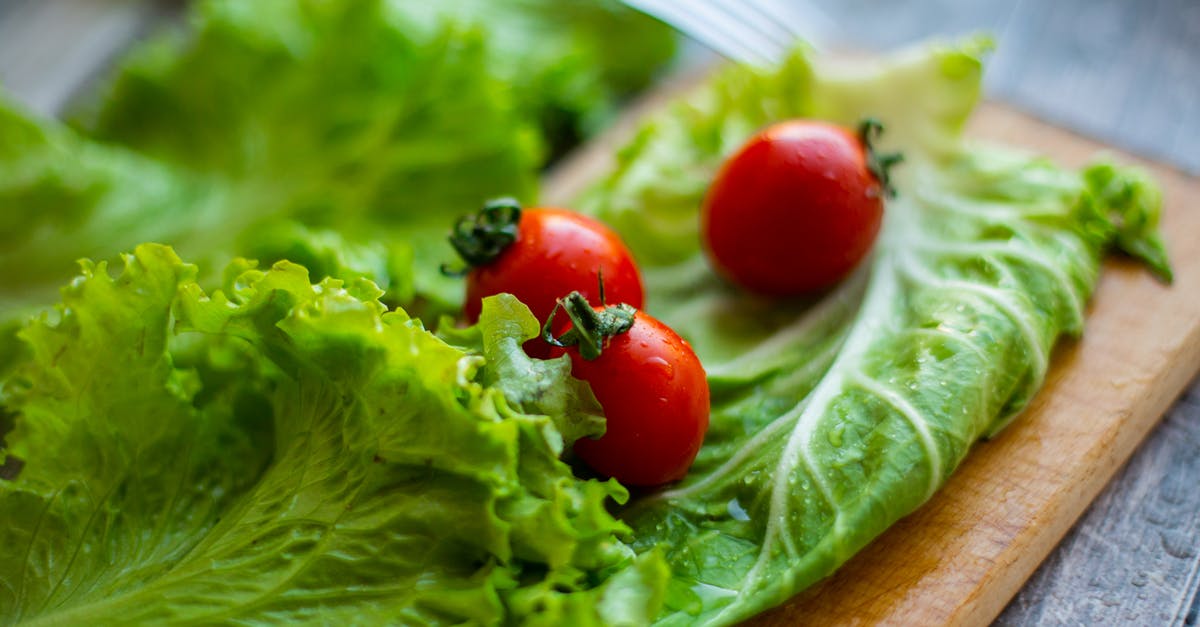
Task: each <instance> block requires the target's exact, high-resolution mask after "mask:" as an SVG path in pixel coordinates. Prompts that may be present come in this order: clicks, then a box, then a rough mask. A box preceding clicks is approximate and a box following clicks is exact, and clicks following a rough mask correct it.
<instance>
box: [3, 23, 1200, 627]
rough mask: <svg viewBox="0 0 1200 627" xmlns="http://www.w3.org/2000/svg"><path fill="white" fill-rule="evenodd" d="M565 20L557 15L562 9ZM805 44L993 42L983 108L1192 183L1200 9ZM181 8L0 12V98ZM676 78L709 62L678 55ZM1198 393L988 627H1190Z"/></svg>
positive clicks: (1199, 107)
mask: <svg viewBox="0 0 1200 627" xmlns="http://www.w3.org/2000/svg"><path fill="white" fill-rule="evenodd" d="M562 4H563V6H564V7H569V6H570V5H571V2H570V1H569V0H567V1H564V2H563V3H562ZM797 7H798V9H800V10H802V11H813V10H816V11H819V12H820V13H822V14H824V15H827V16H828V17H830V18H831V20H830V22H829V23H819V22H818V20H814V22H813V24H814V32H813V34H812V36H813V37H814V38H817V39H820V40H822V41H825V42H827V43H828V44H830V45H831V46H832V47H837V48H847V49H863V50H887V49H892V48H895V47H899V46H903V45H905V44H908V43H911V42H916V41H918V40H922V39H926V38H929V37H937V36H950V35H958V34H963V33H969V32H975V31H988V32H991V33H993V34H994V35H995V38H996V41H997V49H996V51H995V53H994V54H993V56H992V58H991V61H990V63H989V66H988V69H987V75H986V76H987V88H988V91H989V95H990V97H991V98H993V99H995V100H999V101H1002V102H1005V103H1008V104H1011V105H1013V106H1015V107H1017V108H1019V109H1022V110H1025V111H1027V112H1030V113H1032V114H1034V115H1036V116H1038V117H1040V118H1042V119H1045V120H1047V121H1049V122H1052V123H1054V124H1057V125H1060V126H1063V127H1066V128H1070V129H1073V130H1075V131H1077V132H1079V133H1081V134H1084V135H1087V136H1090V137H1092V138H1095V139H1099V140H1101V141H1104V142H1106V143H1108V144H1110V145H1113V146H1115V147H1118V148H1121V149H1124V150H1128V151H1130V152H1133V153H1135V154H1138V155H1141V156H1144V157H1148V158H1151V159H1154V160H1157V161H1160V162H1163V163H1166V164H1169V165H1172V166H1174V167H1176V168H1180V169H1182V170H1184V171H1186V172H1189V173H1191V174H1193V175H1195V174H1198V173H1200V0H1146V1H1137V0H1060V1H1058V2H1034V1H1029V0H1026V1H1019V0H1018V1H1011V2H1005V1H997V0H889V1H882V0H820V1H814V2H812V3H808V4H803V5H797ZM185 8H186V3H184V2H180V1H172V2H165V1H161V2H149V1H144V2H143V1H134V0H0V85H3V87H4V89H5V90H6V91H7V92H8V94H9V96H10V97H12V98H14V99H16V100H17V101H19V102H21V103H23V104H24V105H25V106H27V107H29V108H30V109H32V110H33V111H35V112H38V113H40V114H43V115H46V116H54V115H55V114H57V113H58V112H60V111H61V110H62V109H63V107H64V105H65V104H66V103H67V102H69V101H70V100H71V99H72V98H73V97H74V96H76V95H77V94H81V93H86V92H87V91H88V90H89V89H91V88H92V87H94V85H95V83H96V81H97V77H99V76H100V75H101V74H102V73H103V71H104V70H105V68H107V67H109V66H110V64H111V63H112V62H113V60H114V59H115V58H116V57H117V56H118V55H119V54H120V53H121V52H123V51H124V50H126V49H127V48H128V47H129V45H130V44H131V42H134V41H135V40H138V39H139V38H142V37H144V36H145V35H147V34H148V33H151V32H154V31H156V30H158V29H162V28H173V27H178V26H179V24H180V22H181V15H182V14H183V11H184V9H185ZM680 50H681V52H680V55H679V58H678V59H677V60H676V61H675V66H674V67H675V68H676V69H678V68H679V67H680V66H689V65H692V66H694V65H698V64H703V63H707V62H710V61H711V60H712V59H713V55H712V54H711V53H708V52H706V51H704V50H703V48H702V47H701V46H699V45H698V44H696V43H694V42H692V43H685V44H684V45H682V46H681V47H680ZM0 139H2V138H0ZM1197 484H1200V386H1197V385H1196V384H1193V386H1192V388H1191V390H1190V391H1189V392H1188V393H1187V394H1186V395H1185V396H1184V398H1183V399H1182V400H1181V401H1180V402H1179V403H1178V404H1177V405H1176V407H1175V408H1174V409H1173V410H1172V411H1171V412H1170V413H1169V414H1168V415H1167V416H1166V417H1165V419H1164V421H1163V424H1161V425H1160V426H1159V427H1158V428H1157V429H1156V431H1155V432H1154V433H1153V434H1152V435H1151V436H1150V438H1149V440H1148V441H1147V442H1146V443H1145V444H1144V445H1143V446H1142V448H1141V449H1140V451H1139V452H1138V453H1137V454H1136V455H1135V457H1134V458H1133V459H1132V460H1131V462H1130V463H1129V464H1128V465H1127V467H1126V468H1125V469H1124V470H1122V471H1120V472H1119V473H1118V475H1117V478H1116V479H1115V480H1114V482H1113V483H1112V484H1111V485H1110V486H1109V488H1108V489H1107V490H1106V491H1105V493H1104V494H1103V495H1102V496H1101V497H1100V498H1099V499H1098V500H1097V501H1096V503H1095V504H1094V505H1093V506H1092V508H1091V509H1090V510H1089V512H1088V513H1087V514H1085V516H1084V517H1083V518H1082V519H1081V521H1080V522H1079V523H1078V524H1077V525H1076V527H1075V529H1074V530H1073V531H1072V532H1071V533H1070V534H1069V535H1068V537H1067V538H1066V539H1065V540H1064V541H1063V542H1062V544H1061V545H1060V546H1059V548H1058V549H1057V550H1056V551H1055V552H1054V553H1053V554H1052V555H1051V557H1050V558H1049V559H1048V560H1047V562H1046V563H1045V564H1044V565H1043V567H1042V568H1041V570H1039V572H1038V573H1037V574H1036V575H1035V576H1034V577H1033V578H1032V579H1031V580H1030V582H1029V583H1027V584H1026V586H1025V588H1024V589H1023V590H1022V592H1021V593H1020V594H1019V595H1018V596H1017V597H1016V598H1015V599H1014V600H1013V602H1012V603H1011V604H1010V605H1009V607H1008V609H1007V610H1006V611H1005V612H1004V614H1002V615H1001V617H1000V618H999V620H998V622H999V623H1000V624H1014V625H1024V624H1064V625H1065V624H1072V625H1083V624H1138V625H1142V624H1187V625H1194V624H1197V610H1198V608H1200V595H1198V594H1197V591H1198V589H1200V548H1198V547H1200V490H1196V489H1195V486H1196V485H1197Z"/></svg>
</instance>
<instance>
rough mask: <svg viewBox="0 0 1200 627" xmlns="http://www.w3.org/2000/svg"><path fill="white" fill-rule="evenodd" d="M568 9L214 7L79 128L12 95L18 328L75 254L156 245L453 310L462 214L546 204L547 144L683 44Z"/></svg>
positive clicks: (2, 144) (1, 248) (5, 157)
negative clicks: (295, 266) (541, 194)
mask: <svg viewBox="0 0 1200 627" xmlns="http://www.w3.org/2000/svg"><path fill="white" fill-rule="evenodd" d="M551 4H552V3H549V2H545V1H541V2H535V1H533V0H506V1H504V2H472V1H469V0H458V1H456V2H441V3H413V2H397V1H392V0H365V1H363V0H333V1H326V0H288V1H275V0H272V1H268V2H244V1H241V0H206V1H204V2H198V3H196V4H195V6H194V7H193V8H192V9H191V13H190V25H189V28H188V29H186V31H183V32H176V33H171V34H169V35H166V36H163V37H159V38H157V39H154V40H152V41H150V42H149V43H146V44H144V45H142V46H140V47H138V48H136V49H135V51H134V52H133V53H131V55H130V57H129V58H128V59H126V60H124V61H123V62H122V63H121V65H120V67H119V69H118V70H117V71H116V73H115V76H114V78H113V79H112V81H111V83H110V84H109V85H108V86H107V87H106V88H105V91H104V94H103V97H102V98H98V99H92V100H89V101H87V102H86V103H85V105H84V107H85V108H84V110H82V111H80V112H78V113H77V114H76V116H75V119H74V129H73V130H68V129H64V128H62V127H61V126H60V125H59V124H57V123H55V122H51V121H39V120H34V119H32V118H31V117H30V116H29V115H28V114H26V113H25V112H23V111H20V110H19V109H18V108H16V107H14V106H13V105H11V104H9V103H6V102H4V100H3V99H2V98H0V325H3V322H4V321H6V320H12V319H15V318H19V317H21V316H23V315H26V314H28V313H30V312H32V311H35V310H37V309H38V308H40V307H44V306H48V305H49V304H51V303H53V302H54V301H55V300H56V290H57V288H58V286H59V285H61V284H62V283H64V282H65V281H67V280H69V279H70V277H71V274H72V272H73V270H74V265H73V264H74V262H75V260H77V259H80V258H84V257H87V258H92V259H109V260H112V259H115V258H116V256H117V254H118V253H120V252H121V251H123V250H130V249H132V248H133V247H134V246H136V245H137V244H140V243H142V242H148V241H154V242H161V243H167V244H170V245H172V246H174V247H175V248H176V249H177V250H179V251H180V253H181V254H183V255H184V256H185V257H187V258H189V259H191V260H193V261H195V262H197V263H198V264H199V265H200V266H201V267H203V268H209V269H212V268H220V267H222V266H224V264H225V263H226V262H228V261H229V260H230V259H232V258H233V257H234V256H248V257H255V258H258V259H260V260H263V261H264V262H267V263H271V262H274V261H278V260H281V259H292V260H295V261H300V262H303V263H305V264H310V265H309V268H310V270H311V271H312V272H314V274H315V275H316V276H317V277H321V276H334V277H337V278H343V279H351V278H355V277H370V278H371V279H372V280H373V281H375V283H376V284H378V285H379V286H381V287H383V288H384V289H385V290H386V292H387V295H386V300H387V302H389V303H391V304H399V303H403V304H404V305H406V307H407V308H408V309H409V310H410V311H412V312H413V313H414V314H416V315H421V316H424V317H427V318H428V319H436V317H437V315H438V314H439V313H444V312H448V311H451V310H453V309H454V308H455V307H457V305H458V303H459V301H460V299H461V292H462V286H461V282H459V281H455V280H451V279H447V278H446V277H443V276H442V275H441V274H440V273H439V272H438V271H437V269H438V267H439V264H441V263H442V262H446V261H450V260H452V259H453V258H454V253H453V251H452V249H451V248H450V247H449V245H448V244H446V242H445V233H446V231H447V230H448V229H449V226H450V224H451V223H452V222H453V219H454V218H455V217H456V216H458V215H462V214H464V213H467V212H469V211H472V210H474V209H475V208H476V207H477V206H478V205H479V203H480V202H482V201H483V200H484V199H486V198H489V197H493V196H497V195H515V196H518V197H520V198H522V199H525V200H527V201H532V200H534V198H535V196H536V190H537V172H538V169H539V168H540V167H541V165H542V163H543V160H544V159H543V154H544V153H545V150H544V148H543V145H544V144H546V143H547V142H549V143H553V144H555V145H565V144H564V142H565V143H571V142H572V141H577V140H578V139H579V137H581V136H582V135H583V134H586V133H587V132H590V131H592V130H595V129H596V128H597V127H598V125H599V124H600V123H601V120H602V118H604V117H605V115H604V112H606V111H608V110H609V109H611V108H612V103H613V102H614V101H615V98H616V97H617V95H619V94H622V93H625V92H626V91H627V90H629V89H633V88H636V87H637V86H639V85H641V84H643V83H644V82H645V81H646V80H648V79H649V77H650V75H651V73H652V72H653V71H654V70H655V68H657V67H658V66H659V65H661V63H662V62H664V61H665V60H666V59H667V58H668V57H669V56H670V54H671V51H672V49H673V47H672V46H673V44H672V42H673V40H672V37H671V35H670V32H669V29H667V28H666V27H665V26H663V25H661V24H658V23H656V22H654V21H652V20H650V19H649V18H646V17H644V16H641V15H640V14H638V13H636V12H633V11H631V10H629V9H625V8H622V7H620V6H619V5H618V3H616V2H612V1H610V0H588V1H587V2H578V3H573V4H572V7H571V8H570V9H569V10H550V9H551V7H550V6H549V5H551ZM611 28H620V29H621V31H622V32H623V33H625V35H626V37H625V38H624V39H623V40H622V44H621V50H622V52H621V54H611V53H612V51H613V49H615V48H617V46H616V44H615V43H614V42H613V41H612V40H611V38H609V37H607V34H608V32H610V31H609V30H608V29H611ZM639 55H642V56H639ZM635 61H636V63H635ZM585 120H587V122H586V123H585ZM560 126H561V127H563V128H558V127H560ZM207 278H208V277H201V280H202V281H204V280H206V279H207ZM3 337H4V338H5V339H4V340H3V341H2V342H0V350H3V349H4V348H5V346H4V344H7V343H8V342H10V340H11V334H7V335H5V336H3ZM9 357H10V354H9V353H8V352H7V351H5V352H3V353H0V372H2V371H3V368H4V363H5V362H6V361H8V359H9Z"/></svg>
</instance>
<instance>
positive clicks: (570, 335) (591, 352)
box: [542, 291, 637, 361]
mask: <svg viewBox="0 0 1200 627" xmlns="http://www.w3.org/2000/svg"><path fill="white" fill-rule="evenodd" d="M559 309H562V310H564V311H566V312H567V317H568V318H570V319H571V324H572V326H571V329H570V330H569V331H567V332H566V333H564V334H562V335H561V336H560V337H554V330H553V325H554V317H555V316H556V315H557V314H558V310H559ZM636 312H637V310H636V309H634V308H633V307H630V306H629V305H626V304H624V303H622V304H620V305H606V306H604V307H603V308H602V309H600V310H599V311H597V310H596V309H594V308H593V307H592V305H591V304H590V303H588V301H587V298H586V297H585V296H584V295H583V294H580V293H579V292H578V291H575V292H571V293H570V294H567V295H566V296H565V297H563V298H560V299H558V302H557V303H555V305H554V309H553V310H552V311H551V312H550V316H549V317H547V318H546V324H544V325H542V339H543V340H545V341H546V343H548V344H550V345H551V346H558V347H559V348H566V347H568V346H578V347H579V356H580V357H583V358H584V359H586V360H588V361H591V360H593V359H596V358H597V357H599V356H600V353H601V352H602V351H603V349H604V343H605V341H606V340H607V339H608V338H610V337H613V336H615V335H618V334H621V333H624V332H626V331H628V330H629V329H630V328H631V327H633V316H634V314H635V313H636Z"/></svg>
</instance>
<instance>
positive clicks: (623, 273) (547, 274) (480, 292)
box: [451, 199, 645, 324]
mask: <svg viewBox="0 0 1200 627" xmlns="http://www.w3.org/2000/svg"><path fill="white" fill-rule="evenodd" d="M497 205H503V206H504V208H506V209H513V208H515V209H516V211H515V212H511V213H515V218H516V220H517V224H516V232H515V240H514V239H512V237H511V236H510V237H509V238H508V241H507V243H506V245H503V246H496V248H498V249H499V250H497V251H493V252H495V254H494V255H490V257H489V256H488V255H484V256H483V258H481V259H479V260H477V261H472V259H469V258H468V259H467V262H468V263H469V264H471V265H472V268H471V270H470V272H469V274H468V275H467V291H466V301H465V303H464V305H463V314H464V316H465V317H466V319H467V322H469V323H471V324H474V323H475V322H476V321H478V320H479V312H480V308H481V307H482V301H483V298H484V297H485V296H491V295H493V294H500V293H504V292H507V293H510V294H512V295H514V296H516V297H517V298H518V299H519V300H520V301H521V302H523V303H525V305H527V306H528V307H529V309H530V310H531V311H532V312H533V315H534V316H535V317H536V318H537V319H538V321H539V322H541V321H544V320H545V319H546V318H547V317H548V316H549V315H550V311H551V310H552V309H554V303H555V301H556V300H557V299H558V298H559V297H560V296H562V295H563V294H567V293H569V292H571V291H579V292H582V293H583V295H584V296H586V297H587V299H588V301H589V302H591V303H593V304H596V305H599V304H601V303H600V293H599V288H598V286H599V284H600V273H601V272H603V278H604V289H605V291H606V292H607V294H606V297H607V298H608V299H609V300H610V301H612V302H621V303H629V304H630V305H632V306H634V307H641V306H642V305H643V300H644V298H645V296H644V290H643V287H642V277H641V274H640V273H639V272H638V268H637V265H636V264H634V261H633V255H632V254H631V253H630V252H629V249H628V248H626V247H625V244H624V243H623V242H622V241H621V239H620V237H619V236H618V235H617V234H616V233H615V232H613V231H612V230H611V229H609V228H608V227H606V226H604V225H603V224H601V223H600V222H598V221H596V220H593V219H592V218H589V217H587V216H584V215H581V214H578V213H575V212H573V211H567V210H565V209H553V208H544V209H524V210H522V209H520V207H519V206H517V205H516V203H515V202H514V201H511V200H509V199H503V200H500V201H493V202H491V203H488V205H487V206H486V207H485V208H484V212H487V211H489V208H494V207H495V206H497ZM481 215H483V214H481ZM507 219H508V218H507V217H504V216H501V217H500V218H498V221H499V222H500V223H503V222H504V221H505V220H507ZM478 224H480V222H479V221H478V220H477V221H476V222H475V223H474V224H471V225H468V226H469V227H470V228H478V227H477V225H478ZM492 226H495V225H494V224H493V225H492ZM461 231H462V226H460V227H459V229H457V230H456V233H455V235H454V236H452V238H451V239H452V241H453V239H454V237H456V236H458V234H459V233H460V232H461ZM476 235H478V233H476ZM455 247H456V248H459V245H458V244H457V243H456V244H455ZM459 251H460V253H462V252H463V251H462V249H461V248H459ZM464 257H466V255H464Z"/></svg>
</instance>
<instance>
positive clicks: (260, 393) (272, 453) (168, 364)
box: [0, 245, 665, 624]
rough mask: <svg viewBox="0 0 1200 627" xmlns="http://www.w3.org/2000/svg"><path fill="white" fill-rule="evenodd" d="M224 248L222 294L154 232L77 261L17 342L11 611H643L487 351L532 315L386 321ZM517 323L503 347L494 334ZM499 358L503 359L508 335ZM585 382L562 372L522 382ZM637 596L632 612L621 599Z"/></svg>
mask: <svg viewBox="0 0 1200 627" xmlns="http://www.w3.org/2000/svg"><path fill="white" fill-rule="evenodd" d="M251 266H252V264H250V263H248V262H237V263H235V264H234V265H233V266H232V267H231V270H230V271H229V272H228V273H227V277H228V278H227V281H226V286H225V289H224V290H222V291H217V292H214V293H212V294H211V295H209V294H207V293H205V291H204V290H203V289H202V288H201V287H200V286H199V285H198V284H197V283H196V281H195V276H196V272H197V270H196V268H195V267H194V266H190V265H187V264H184V263H182V262H180V260H179V259H178V258H177V257H176V256H175V255H174V253H173V252H172V251H171V250H170V249H169V248H166V247H162V246H156V245H145V246H140V247H138V249H137V250H136V252H135V253H134V254H133V255H129V256H127V257H126V258H125V267H124V270H123V271H122V272H121V273H120V274H118V275H117V276H110V275H109V273H108V271H107V268H106V267H105V265H104V264H96V265H93V264H90V263H85V264H84V273H83V275H82V276H81V277H80V278H79V279H77V280H76V281H74V282H73V283H72V284H71V285H70V286H69V287H68V288H66V289H65V290H64V292H63V298H64V300H63V304H62V305H61V306H60V307H59V308H58V309H57V310H56V311H55V315H53V316H50V315H47V316H44V317H43V318H41V319H39V320H38V321H35V322H33V323H32V324H30V325H29V326H28V327H26V328H25V329H23V330H22V331H21V339H22V340H23V341H24V342H25V343H26V344H27V345H28V347H29V352H30V357H29V359H27V360H25V361H23V362H22V363H20V364H19V365H18V366H17V368H16V370H15V372H14V375H13V376H12V377H11V378H10V379H9V381H8V382H7V388H6V391H5V394H6V396H7V405H8V406H9V408H10V409H11V410H12V411H14V412H15V414H16V417H15V429H14V431H13V432H12V433H10V434H9V436H8V444H7V447H8V448H7V450H6V451H5V453H6V454H7V455H12V456H15V457H16V458H19V459H21V460H23V461H24V468H23V469H22V471H21V472H20V473H19V475H18V476H17V477H16V478H8V479H0V511H4V512H5V515H6V519H5V523H6V524H5V525H3V526H2V527H0V618H3V619H4V621H5V622H6V623H7V622H19V623H23V624H26V623H27V624H42V623H45V624H64V623H78V622H88V623H91V624H145V623H147V622H156V623H158V622H204V623H211V622H279V621H293V620H295V621H306V622H347V621H351V622H363V621H366V622H395V621H399V622H415V623H443V622H452V623H461V622H477V623H488V624H494V623H499V622H505V621H513V622H521V621H523V620H525V618H523V617H524V616H525V615H526V614H529V615H531V616H530V617H529V618H530V619H535V618H536V619H546V618H547V617H555V616H560V617H569V618H570V619H571V620H572V621H573V622H577V623H579V624H589V623H594V622H608V623H612V622H625V623H627V624H634V623H644V622H645V621H646V620H649V618H650V617H651V616H653V615H654V614H655V613H656V612H657V611H658V609H659V605H660V604H661V600H662V598H663V583H664V580H665V566H664V565H663V563H662V561H661V558H660V556H658V555H657V554H656V553H653V552H651V553H647V554H646V555H645V556H642V557H640V558H637V559H636V560H635V559H634V557H633V554H632V551H631V550H630V549H629V547H628V546H626V545H625V544H624V543H623V542H622V541H621V540H620V539H619V538H618V536H620V535H624V534H626V533H627V532H628V528H627V527H626V526H625V525H624V524H623V523H621V522H619V521H617V520H616V519H614V518H613V517H612V515H611V514H610V513H609V512H608V511H607V509H606V507H605V503H606V502H607V501H608V500H609V499H615V500H617V501H623V500H624V499H625V498H627V493H626V492H625V491H624V489H623V488H621V487H620V486H619V485H617V484H616V483H615V482H611V481H610V482H605V483H601V482H597V481H595V480H588V481H583V480H578V479H576V478H575V477H574V476H573V475H572V474H571V471H570V469H569V468H568V467H567V466H566V465H565V464H564V463H563V462H562V461H560V460H559V457H558V456H559V453H560V452H561V447H562V445H563V441H562V439H561V437H560V436H559V435H558V431H557V429H556V428H555V427H554V418H552V417H551V416H548V415H546V414H541V413H537V412H538V410H539V408H556V407H574V408H583V409H585V410H586V409H587V408H592V407H593V406H594V405H595V400H594V398H590V397H583V398H567V399H564V398H563V397H564V395H562V394H560V395H559V397H557V398H555V399H552V400H549V401H547V399H546V398H544V397H540V396H537V395H535V397H531V398H525V399H516V400H510V399H509V398H508V397H506V395H505V393H504V391H503V390H501V389H500V388H499V387H497V386H494V385H489V384H488V383H486V382H487V381H492V380H495V378H496V375H495V373H493V372H492V370H493V369H495V368H500V369H503V370H504V371H505V376H506V377H507V378H508V379H509V381H508V385H509V386H510V387H512V388H517V387H520V381H519V380H518V379H519V377H520V376H521V375H520V373H518V372H516V371H514V370H513V369H512V367H511V365H506V364H504V359H505V357H503V356H500V355H498V354H497V352H496V350H497V349H496V348H488V346H489V345H491V346H493V347H508V346H509V345H517V344H519V342H520V341H522V340H523V339H525V337H526V336H527V335H528V333H527V330H528V329H529V328H531V327H533V326H536V322H535V321H534V320H533V319H532V317H531V316H530V315H529V313H528V311H527V310H524V309H523V308H522V307H520V306H514V303H512V302H511V299H508V302H505V301H504V300H503V299H501V300H499V301H489V303H488V306H486V307H485V310H484V313H483V317H482V321H481V328H482V329H483V331H482V333H483V335H484V336H485V337H487V338H489V339H488V340H487V341H486V342H485V347H484V349H483V353H482V354H479V353H475V352H467V351H464V350H463V349H460V348H456V347H454V346H451V345H449V344H446V343H445V342H443V341H442V340H440V339H438V338H437V337H435V336H434V335H433V334H431V333H429V332H427V331H425V330H424V329H423V328H422V326H421V324H420V323H419V322H418V321H417V320H415V319H412V318H410V317H408V316H407V315H406V314H404V313H403V312H402V311H390V312H389V311H387V310H386V308H385V307H384V306H383V305H382V304H381V303H380V302H379V301H378V300H377V298H378V297H379V295H380V294H381V290H380V289H379V288H378V287H376V286H375V285H374V284H372V283H370V282H369V281H366V280H357V281H351V282H341V281H337V280H333V279H326V280H324V281H322V282H320V283H318V284H316V285H313V284H311V283H310V282H309V276H308V273H307V271H306V270H305V269H304V268H302V267H301V266H298V265H295V264H291V263H287V262H281V263H279V264H277V265H276V266H275V267H273V268H271V269H269V270H266V271H261V270H257V269H254V268H252V267H251ZM506 336H507V337H506ZM499 350H501V351H503V350H507V348H500V349H499ZM539 386H540V387H543V388H546V389H554V388H556V389H562V390H578V389H580V388H579V386H580V383H579V382H578V381H571V380H570V379H569V377H568V375H567V373H566V372H565V369H564V368H557V369H553V368H552V369H542V370H539V371H538V372H537V373H536V376H534V377H533V378H532V380H530V381H527V382H526V385H525V389H535V388H538V387H539ZM626 601H629V602H631V603H632V604H627V603H626Z"/></svg>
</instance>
